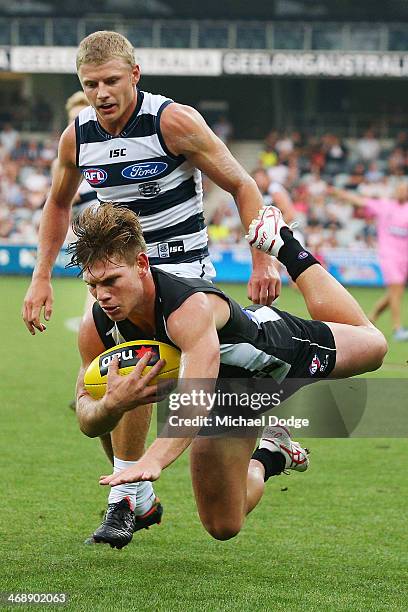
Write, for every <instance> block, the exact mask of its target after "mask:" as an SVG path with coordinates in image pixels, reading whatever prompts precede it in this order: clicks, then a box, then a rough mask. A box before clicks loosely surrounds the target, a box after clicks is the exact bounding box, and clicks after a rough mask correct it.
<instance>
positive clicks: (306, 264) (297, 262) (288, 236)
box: [278, 227, 319, 282]
mask: <svg viewBox="0 0 408 612" xmlns="http://www.w3.org/2000/svg"><path fill="white" fill-rule="evenodd" d="M281 237H282V239H283V246H282V247H281V248H280V249H279V255H278V259H279V261H280V262H281V263H283V265H284V266H285V268H286V269H287V271H288V274H289V276H290V278H291V279H292V280H293V282H295V281H296V279H297V277H298V276H300V274H302V272H304V271H305V270H307V269H308V268H310V266H313V265H314V264H318V263H319V262H318V261H317V259H316V258H315V257H313V255H312V254H311V253H309V251H307V250H306V249H305V248H303V247H302V245H301V244H300V242H299V241H298V240H296V238H294V236H293V234H292V232H291V230H290V229H288V228H286V227H283V228H282V229H281Z"/></svg>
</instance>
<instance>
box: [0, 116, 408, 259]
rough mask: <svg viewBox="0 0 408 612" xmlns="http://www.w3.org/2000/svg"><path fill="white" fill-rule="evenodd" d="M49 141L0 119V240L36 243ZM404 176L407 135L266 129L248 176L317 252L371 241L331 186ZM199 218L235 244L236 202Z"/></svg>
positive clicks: (383, 185)
mask: <svg viewBox="0 0 408 612" xmlns="http://www.w3.org/2000/svg"><path fill="white" fill-rule="evenodd" d="M57 142H58V134H49V135H47V136H46V137H45V138H44V137H43V138H40V139H39V138H35V137H34V136H31V137H30V134H28V135H27V133H24V134H21V133H19V132H18V131H17V130H16V129H15V128H14V127H13V125H12V124H11V123H5V124H3V126H2V129H1V131H0V162H1V164H0V241H2V242H7V243H12V244H22V243H25V244H35V243H36V240H37V231H38V225H39V219H40V216H41V209H42V205H43V203H44V201H45V198H46V195H47V193H48V190H49V186H50V172H51V164H52V161H53V159H54V158H55V156H56V151H57ZM406 174H408V133H407V132H400V133H399V134H398V135H397V137H396V138H395V139H393V140H391V139H389V140H379V139H377V138H376V135H375V133H374V132H373V130H368V131H367V132H366V133H365V134H363V135H362V136H361V138H359V139H356V140H354V141H352V140H347V141H344V140H342V139H341V138H340V137H338V136H337V135H335V134H330V133H326V134H323V135H322V136H320V137H315V136H304V135H302V134H301V133H300V132H298V131H293V132H279V131H277V130H272V131H271V132H270V133H269V134H268V135H267V137H266V138H265V142H264V146H263V149H262V150H260V153H259V157H258V160H257V166H256V167H255V168H254V169H253V173H252V175H253V177H254V178H255V180H256V182H257V184H258V186H259V189H260V190H261V192H262V194H263V196H264V200H265V203H272V201H273V194H274V192H276V190H277V189H282V188H284V189H286V190H287V191H288V193H289V194H290V196H291V199H292V201H293V205H294V209H295V213H296V220H297V221H298V223H299V226H300V229H301V231H302V233H303V235H304V238H305V244H306V246H307V247H308V248H310V249H311V250H312V251H313V252H314V253H315V254H317V255H318V254H319V251H320V250H321V249H322V248H325V247H359V246H368V247H375V246H376V230H375V223H374V221H373V219H371V218H369V217H367V216H366V215H365V214H364V212H361V211H358V210H357V211H356V210H355V209H354V208H353V206H351V205H350V204H345V203H341V202H339V200H338V199H336V198H334V197H333V196H332V195H331V194H330V187H331V185H334V186H336V187H341V188H345V189H350V190H355V192H356V193H358V194H360V195H363V196H368V197H371V196H373V197H388V196H391V194H392V192H393V189H394V187H395V185H396V184H397V183H398V182H399V181H401V179H404V177H405V175H406ZM206 184H207V183H206V182H205V183H204V185H206ZM207 189H208V191H210V190H211V186H209V185H208V187H207ZM207 220H208V226H209V235H210V241H211V242H216V243H218V244H221V245H226V246H227V245H231V244H239V243H241V242H242V241H243V233H242V228H241V222H240V219H239V217H238V214H237V211H236V207H235V205H234V204H233V202H232V201H230V199H229V198H228V197H227V196H225V198H224V197H220V199H219V200H217V201H216V204H215V206H214V205H212V206H211V208H209V209H208V210H207Z"/></svg>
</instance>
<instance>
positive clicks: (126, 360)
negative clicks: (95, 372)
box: [99, 344, 160, 376]
mask: <svg viewBox="0 0 408 612" xmlns="http://www.w3.org/2000/svg"><path fill="white" fill-rule="evenodd" d="M148 351H151V353H152V356H151V357H150V360H149V362H148V364H147V365H148V366H153V365H154V364H155V363H157V361H159V359H160V348H159V347H158V346H157V345H156V344H153V345H152V344H143V345H142V346H140V345H139V344H137V345H135V346H128V347H126V348H125V349H122V350H121V351H118V350H117V349H116V350H115V348H113V349H112V351H110V352H109V353H105V355H101V356H100V357H99V372H100V374H101V376H105V374H107V373H108V368H109V365H110V363H111V361H112V359H113V358H114V357H116V356H117V357H119V369H121V368H128V367H129V366H135V365H136V364H137V363H138V362H139V361H140V360H141V358H142V357H143V355H145V354H146V353H147V352H148Z"/></svg>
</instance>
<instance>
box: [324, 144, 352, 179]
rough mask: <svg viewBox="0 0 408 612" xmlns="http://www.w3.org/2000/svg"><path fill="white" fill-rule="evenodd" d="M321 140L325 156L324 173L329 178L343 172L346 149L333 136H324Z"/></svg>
mask: <svg viewBox="0 0 408 612" xmlns="http://www.w3.org/2000/svg"><path fill="white" fill-rule="evenodd" d="M322 140H323V150H324V152H325V155H326V165H325V172H326V173H327V174H330V175H331V176H333V175H334V174H339V173H340V172H344V168H345V163H346V160H347V149H346V147H345V146H344V144H343V143H342V142H341V140H340V138H339V137H338V136H335V135H334V134H326V136H325V137H324V138H323V139H322Z"/></svg>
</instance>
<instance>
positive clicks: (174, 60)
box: [0, 47, 408, 78]
mask: <svg viewBox="0 0 408 612" xmlns="http://www.w3.org/2000/svg"><path fill="white" fill-rule="evenodd" d="M76 51H77V49H76V47H7V48H6V47H3V48H0V70H9V71H12V72H26V73H27V72H28V73H46V74H47V73H72V74H73V73H75V55H76ZM137 60H138V62H139V63H140V65H141V67H142V70H143V73H144V74H146V75H152V76H160V75H167V76H168V75H174V76H221V75H262V76H315V77H331V78H336V77H338V78H352V77H367V78H386V77H388V78H405V77H406V76H407V75H408V53H373V52H367V53H357V52H356V53H353V52H347V53H344V52H305V51H284V52H281V51H247V50H227V51H226V50H217V49H138V50H137Z"/></svg>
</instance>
